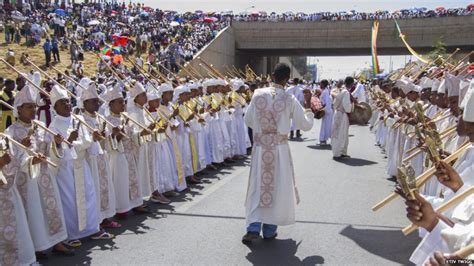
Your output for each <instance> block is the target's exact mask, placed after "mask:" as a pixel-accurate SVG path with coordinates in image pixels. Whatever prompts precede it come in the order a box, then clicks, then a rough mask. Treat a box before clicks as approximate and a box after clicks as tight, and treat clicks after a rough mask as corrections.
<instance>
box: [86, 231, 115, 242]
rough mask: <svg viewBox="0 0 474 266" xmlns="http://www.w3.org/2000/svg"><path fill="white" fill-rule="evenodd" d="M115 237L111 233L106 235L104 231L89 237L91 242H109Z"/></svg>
mask: <svg viewBox="0 0 474 266" xmlns="http://www.w3.org/2000/svg"><path fill="white" fill-rule="evenodd" d="M114 237H115V236H114V235H113V234H111V233H107V232H105V231H101V232H99V233H97V234H95V235H93V236H91V239H92V240H110V239H113V238H114Z"/></svg>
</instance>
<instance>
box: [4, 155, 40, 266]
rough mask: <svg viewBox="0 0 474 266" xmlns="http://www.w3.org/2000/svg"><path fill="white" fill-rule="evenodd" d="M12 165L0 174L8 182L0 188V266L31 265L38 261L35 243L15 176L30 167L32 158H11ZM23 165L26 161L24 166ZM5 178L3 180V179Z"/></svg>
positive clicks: (5, 167)
mask: <svg viewBox="0 0 474 266" xmlns="http://www.w3.org/2000/svg"><path fill="white" fill-rule="evenodd" d="M10 158H11V162H10V163H9V164H7V165H5V166H4V167H3V169H2V171H0V175H1V177H3V178H5V179H6V180H7V182H8V184H7V185H3V184H2V185H0V200H1V202H2V215H0V264H1V265H8V266H9V265H30V264H32V263H33V262H35V261H36V257H35V249H34V246H33V240H32V239H31V235H30V230H29V227H28V219H27V217H26V214H25V208H24V206H23V202H22V199H21V196H20V193H19V192H18V189H17V186H16V184H15V183H16V181H15V176H16V173H17V172H18V171H20V170H22V171H28V170H27V169H24V167H25V166H27V165H29V164H30V162H31V160H32V158H31V157H29V158H27V157H21V159H20V160H19V159H18V158H16V157H15V156H10ZM22 162H27V163H23V164H22ZM3 178H2V179H3Z"/></svg>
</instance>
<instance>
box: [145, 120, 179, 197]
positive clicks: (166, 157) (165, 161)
mask: <svg viewBox="0 0 474 266" xmlns="http://www.w3.org/2000/svg"><path fill="white" fill-rule="evenodd" d="M151 114H152V116H153V118H154V119H155V120H158V113H157V112H152V113H151ZM167 130H168V131H169V129H168V128H167ZM167 134H168V132H165V133H158V132H154V133H153V135H152V141H151V142H149V145H150V147H149V148H150V149H151V150H152V151H153V153H154V159H155V166H156V167H155V175H156V176H155V179H156V181H155V182H156V186H157V190H158V192H159V193H164V192H168V191H173V190H174V189H175V187H174V182H173V172H172V167H171V165H172V164H171V160H172V158H173V157H172V154H171V151H170V146H169V145H168V143H167V141H166V140H167V139H168V137H167Z"/></svg>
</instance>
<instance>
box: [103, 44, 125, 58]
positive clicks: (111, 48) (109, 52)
mask: <svg viewBox="0 0 474 266" xmlns="http://www.w3.org/2000/svg"><path fill="white" fill-rule="evenodd" d="M112 52H113V53H114V54H120V53H121V49H120V47H118V46H107V47H105V48H104V50H102V53H103V54H104V55H107V56H110V55H112Z"/></svg>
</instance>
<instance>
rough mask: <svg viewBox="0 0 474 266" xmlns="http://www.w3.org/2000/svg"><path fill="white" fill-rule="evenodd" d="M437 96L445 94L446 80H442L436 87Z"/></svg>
mask: <svg viewBox="0 0 474 266" xmlns="http://www.w3.org/2000/svg"><path fill="white" fill-rule="evenodd" d="M438 93H439V94H446V79H442V80H441V82H440V84H439V87H438Z"/></svg>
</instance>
